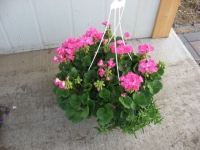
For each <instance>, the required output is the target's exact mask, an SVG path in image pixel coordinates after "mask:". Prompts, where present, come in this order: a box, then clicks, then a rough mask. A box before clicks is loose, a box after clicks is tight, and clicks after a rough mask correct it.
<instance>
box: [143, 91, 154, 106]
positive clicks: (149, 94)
mask: <svg viewBox="0 0 200 150" xmlns="http://www.w3.org/2000/svg"><path fill="white" fill-rule="evenodd" d="M143 93H144V95H145V97H146V99H147V105H149V103H150V102H151V99H152V97H153V95H152V94H151V93H149V92H147V91H144V92H143Z"/></svg>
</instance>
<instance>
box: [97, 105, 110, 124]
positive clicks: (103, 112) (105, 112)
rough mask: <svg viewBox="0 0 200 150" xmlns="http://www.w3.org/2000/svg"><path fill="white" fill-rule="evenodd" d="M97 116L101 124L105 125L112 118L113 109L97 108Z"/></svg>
mask: <svg viewBox="0 0 200 150" xmlns="http://www.w3.org/2000/svg"><path fill="white" fill-rule="evenodd" d="M97 117H98V119H99V120H100V124H101V125H106V124H108V123H109V122H110V120H111V119H112V118H113V111H112V110H110V109H106V108H99V109H98V110H97Z"/></svg>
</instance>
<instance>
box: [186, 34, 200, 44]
mask: <svg viewBox="0 0 200 150" xmlns="http://www.w3.org/2000/svg"><path fill="white" fill-rule="evenodd" d="M183 35H184V37H185V38H186V39H187V41H188V42H193V41H199V40H200V32H195V33H187V34H183Z"/></svg>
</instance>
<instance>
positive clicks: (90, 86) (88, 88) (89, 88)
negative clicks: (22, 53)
mask: <svg viewBox="0 0 200 150" xmlns="http://www.w3.org/2000/svg"><path fill="white" fill-rule="evenodd" d="M83 88H84V91H90V90H91V88H92V84H91V83H86V84H84V86H83Z"/></svg>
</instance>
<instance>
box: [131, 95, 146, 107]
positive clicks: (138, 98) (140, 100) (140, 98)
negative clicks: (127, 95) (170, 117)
mask: <svg viewBox="0 0 200 150" xmlns="http://www.w3.org/2000/svg"><path fill="white" fill-rule="evenodd" d="M133 101H134V102H135V103H136V104H138V105H139V106H140V107H145V106H146V105H147V99H146V97H145V95H144V94H143V93H141V92H136V93H134V94H133Z"/></svg>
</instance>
